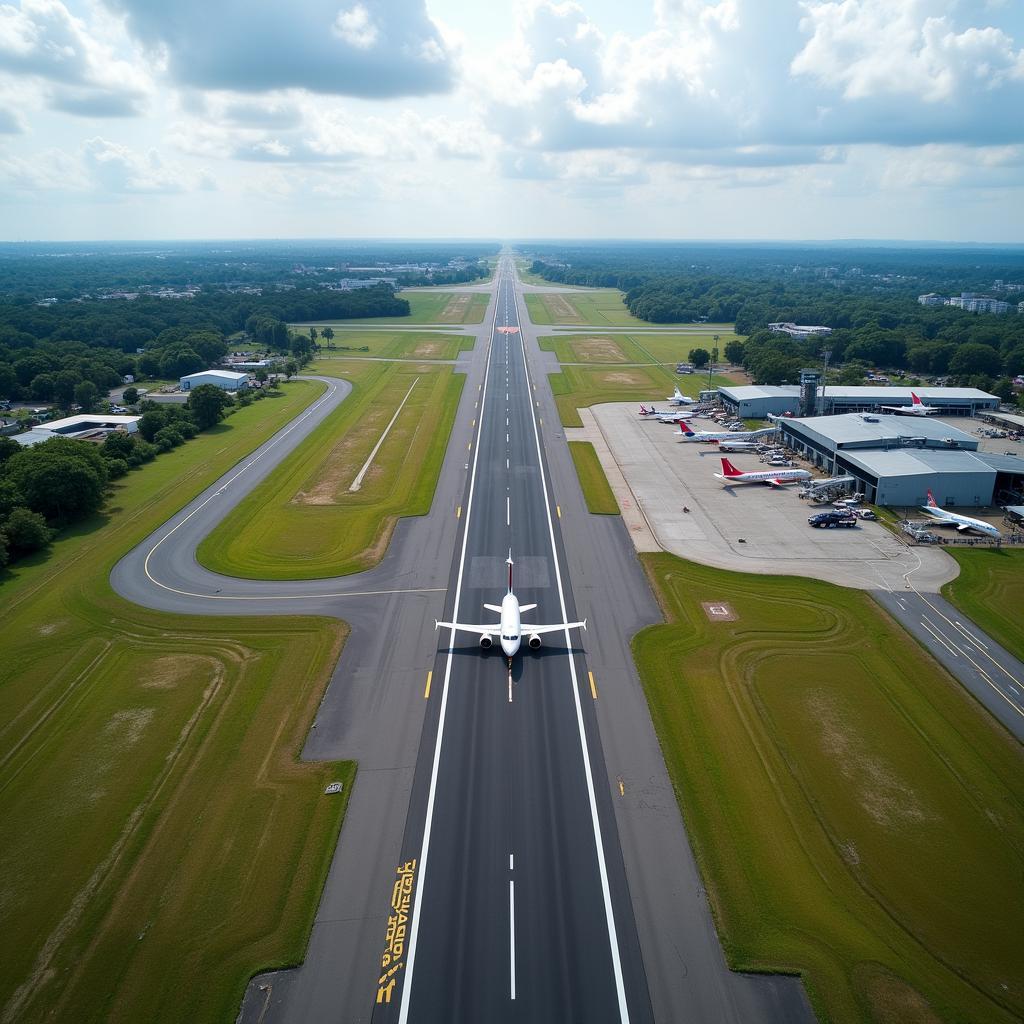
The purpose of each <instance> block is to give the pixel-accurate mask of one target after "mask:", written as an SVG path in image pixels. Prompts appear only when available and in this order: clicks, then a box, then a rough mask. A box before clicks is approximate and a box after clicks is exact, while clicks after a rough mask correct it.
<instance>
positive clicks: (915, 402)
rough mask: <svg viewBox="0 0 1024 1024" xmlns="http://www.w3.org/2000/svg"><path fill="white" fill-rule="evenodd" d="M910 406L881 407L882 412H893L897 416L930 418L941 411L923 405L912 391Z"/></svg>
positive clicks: (935, 406)
mask: <svg viewBox="0 0 1024 1024" xmlns="http://www.w3.org/2000/svg"><path fill="white" fill-rule="evenodd" d="M910 401H911V404H910V405H883V406H881V409H882V410H883V411H884V412H894V413H896V414H897V415H898V416H932V415H934V414H935V413H937V412H942V410H941V409H940V408H939V407H938V406H937V405H925V404H924V403H923V402H922V401H921V399H920V398H918V397H917V395H915V394H914V392H913V391H911V392H910Z"/></svg>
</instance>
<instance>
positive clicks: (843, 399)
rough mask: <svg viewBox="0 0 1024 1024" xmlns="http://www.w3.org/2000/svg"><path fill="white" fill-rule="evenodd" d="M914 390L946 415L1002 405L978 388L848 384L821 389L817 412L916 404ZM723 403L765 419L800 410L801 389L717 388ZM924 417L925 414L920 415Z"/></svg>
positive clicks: (745, 415) (971, 413)
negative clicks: (847, 385)
mask: <svg viewBox="0 0 1024 1024" xmlns="http://www.w3.org/2000/svg"><path fill="white" fill-rule="evenodd" d="M911 392H913V393H914V394H916V395H917V397H918V398H920V399H921V401H922V402H924V404H925V405H932V406H936V407H938V408H940V409H941V410H942V415H944V416H974V415H976V414H978V413H979V412H985V411H992V410H995V409H998V408H999V398H998V396H996V395H990V394H988V393H987V392H985V391H979V390H978V389H977V388H926V387H921V388H904V387H878V386H869V387H861V386H856V387H845V386H840V385H828V386H826V387H822V388H820V389H819V392H818V413H819V414H820V415H825V416H829V415H838V414H839V413H844V412H878V411H879V410H880V409H881V407H882V406H883V405H892V406H906V407H907V408H908V409H909V408H910V406H911V404H912V403H913V399H912V398H911V394H910V393H911ZM718 394H719V397H720V398H721V400H722V404H723V405H724V406H725V408H726V409H728V410H729V412H731V413H733V414H734V415H737V416H742V417H743V418H744V419H764V418H765V417H766V416H767V415H768V414H769V413H771V414H772V415H773V416H782V415H785V414H786V413H790V414H793V415H795V414H796V413H797V412H799V411H800V388H799V386H798V385H796V384H783V385H781V386H779V387H770V386H767V385H764V386H762V385H756V384H754V385H741V386H739V387H723V388H719V389H718ZM918 419H922V420H923V419H924V417H918Z"/></svg>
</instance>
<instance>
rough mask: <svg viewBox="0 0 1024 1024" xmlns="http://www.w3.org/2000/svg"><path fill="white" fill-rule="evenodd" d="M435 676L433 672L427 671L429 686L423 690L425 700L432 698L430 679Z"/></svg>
mask: <svg viewBox="0 0 1024 1024" xmlns="http://www.w3.org/2000/svg"><path fill="white" fill-rule="evenodd" d="M433 676H434V673H433V672H428V673H427V688H426V689H425V690H424V691H423V699H424V700H429V699H430V680H431V679H432V678H433Z"/></svg>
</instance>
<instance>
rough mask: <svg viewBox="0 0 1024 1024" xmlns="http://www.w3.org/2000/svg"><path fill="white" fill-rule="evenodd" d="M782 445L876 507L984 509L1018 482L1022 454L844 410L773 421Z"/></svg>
mask: <svg viewBox="0 0 1024 1024" xmlns="http://www.w3.org/2000/svg"><path fill="white" fill-rule="evenodd" d="M779 431H780V434H781V437H782V440H783V441H784V443H786V444H787V445H789V446H790V447H791V448H793V449H794V450H795V451H798V452H801V453H802V454H804V455H805V456H806V457H807V458H808V459H810V460H811V461H812V462H814V463H815V465H818V466H820V467H822V468H823V469H824V470H826V471H827V472H828V473H830V474H831V475H833V476H852V477H854V478H855V479H856V480H857V489H858V490H861V491H863V492H864V495H865V497H866V498H867V500H868V501H870V502H873V503H875V504H878V505H895V506H910V505H923V504H924V503H925V501H926V500H927V492H928V491H929V490H931V491H932V492H933V494H934V495H935V500H936V501H937V502H938V503H939V504H940V505H942V506H943V507H945V506H946V505H950V506H961V507H971V508H985V507H988V506H991V505H992V504H993V503H994V502H995V501H996V500H997V498H998V496H999V494H1000V493H1002V492H1004V491H1015V490H1020V489H1021V487H1022V486H1024V459H1020V458H1018V457H1017V456H1013V455H993V454H990V453H987V452H980V451H978V446H979V441H978V438H976V437H973V436H971V435H970V434H968V433H965V432H964V431H963V430H958V429H957V428H956V427H951V426H950V425H949V424H948V423H942V422H940V421H938V420H932V419H926V418H924V417H913V418H911V417H908V416H895V415H893V416H871V415H867V414H857V413H847V414H845V415H841V416H818V417H814V418H808V419H788V420H782V421H780V423H779Z"/></svg>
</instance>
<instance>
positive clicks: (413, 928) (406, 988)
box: [398, 279, 501, 1024]
mask: <svg viewBox="0 0 1024 1024" xmlns="http://www.w3.org/2000/svg"><path fill="white" fill-rule="evenodd" d="M498 289H499V291H500V289H501V280H500V279H499V281H498ZM497 322H498V300H497V295H495V301H494V317H493V319H492V321H491V334H490V338H489V340H488V342H487V363H486V365H485V366H484V382H483V385H482V386H481V387H480V389H479V391H480V418H479V419H478V420H477V428H476V442H477V443H476V444H475V445H474V446H473V468H472V471H471V472H470V475H469V496H468V497H467V499H466V515H465V521H464V522H463V524H462V550H461V552H460V553H459V572H458V576H457V578H456V582H455V604H454V606H453V608H452V619H453V621H455V622H458V621H459V602H460V601H461V600H462V577H463V574H464V573H465V570H466V546H467V545H468V543H469V523H470V519H471V517H472V513H473V498H474V496H475V494H476V469H477V463H478V462H479V459H480V435H481V433H482V432H483V428H484V410H485V409H486V407H487V382H488V378H489V377H490V373H491V355H492V353H493V351H494V332H495V327H496V326H497ZM454 656H455V630H454V629H453V630H451V632H450V634H449V637H448V658H447V660H446V661H445V665H444V683H443V685H442V687H441V708H440V711H439V712H438V714H439V718H438V722H437V739H436V740H435V742H434V761H433V764H432V765H431V768H430V791H429V794H428V796H427V815H426V820H425V821H424V824H423V845H422V847H421V848H420V858H419V875H420V877H419V882H418V883H417V885H416V895H415V897H414V899H413V907H412V924H411V925H410V928H409V952H408V956H407V957H406V961H405V979H404V981H403V983H402V1005H401V1008H400V1009H399V1012H398V1024H408V1020H409V999H410V993H411V992H412V980H413V970H414V969H415V967H416V940H417V938H418V936H419V930H420V911H421V908H422V904H423V888H424V886H425V884H426V881H427V858H428V855H429V853H430V831H431V827H432V825H433V821H434V800H435V798H436V796H437V772H438V768H439V767H440V764H441V746H442V743H443V742H444V723H445V718H446V713H447V711H448V690H449V684H450V682H451V678H452V659H453V658H454Z"/></svg>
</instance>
